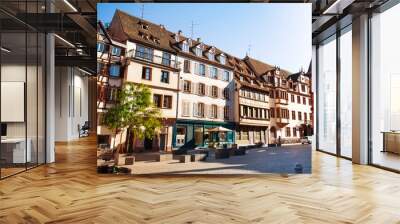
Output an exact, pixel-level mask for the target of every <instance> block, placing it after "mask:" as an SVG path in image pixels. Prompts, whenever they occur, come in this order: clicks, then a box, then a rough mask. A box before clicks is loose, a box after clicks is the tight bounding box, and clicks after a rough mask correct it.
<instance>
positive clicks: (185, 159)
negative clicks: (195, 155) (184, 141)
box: [173, 155, 191, 163]
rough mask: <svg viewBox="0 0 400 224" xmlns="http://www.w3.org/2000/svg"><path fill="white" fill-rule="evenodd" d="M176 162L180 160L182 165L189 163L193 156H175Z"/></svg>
mask: <svg viewBox="0 0 400 224" xmlns="http://www.w3.org/2000/svg"><path fill="white" fill-rule="evenodd" d="M173 158H174V160H179V162H180V163H188V162H190V161H191V155H174V157H173Z"/></svg>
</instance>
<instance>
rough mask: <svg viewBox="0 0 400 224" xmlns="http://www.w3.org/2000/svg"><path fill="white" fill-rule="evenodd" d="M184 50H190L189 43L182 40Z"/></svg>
mask: <svg viewBox="0 0 400 224" xmlns="http://www.w3.org/2000/svg"><path fill="white" fill-rule="evenodd" d="M182 51H184V52H189V45H188V43H186V42H182Z"/></svg>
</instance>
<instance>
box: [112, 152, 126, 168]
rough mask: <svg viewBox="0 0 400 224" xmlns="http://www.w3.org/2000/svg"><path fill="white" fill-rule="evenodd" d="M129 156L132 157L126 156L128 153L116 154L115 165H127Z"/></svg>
mask: <svg viewBox="0 0 400 224" xmlns="http://www.w3.org/2000/svg"><path fill="white" fill-rule="evenodd" d="M128 156H130V155H129V154H126V153H116V154H115V161H114V163H115V165H116V166H123V165H125V162H126V160H125V158H126V157H128Z"/></svg>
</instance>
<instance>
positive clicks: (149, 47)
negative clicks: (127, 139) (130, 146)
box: [109, 11, 180, 151]
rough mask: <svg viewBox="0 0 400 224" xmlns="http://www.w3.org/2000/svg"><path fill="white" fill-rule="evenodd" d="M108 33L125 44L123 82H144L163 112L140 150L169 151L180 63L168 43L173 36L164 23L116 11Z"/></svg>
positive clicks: (140, 144) (138, 144)
mask: <svg viewBox="0 0 400 224" xmlns="http://www.w3.org/2000/svg"><path fill="white" fill-rule="evenodd" d="M109 33H110V34H111V35H112V36H113V38H114V39H116V40H118V41H120V42H122V43H124V44H126V51H127V54H126V58H127V66H126V69H125V74H124V82H129V83H136V84H144V85H146V86H148V87H149V88H150V89H151V92H152V97H153V102H154V106H156V107H158V108H160V110H161V112H162V123H163V128H162V129H161V130H160V133H159V134H157V135H156V137H155V138H153V139H145V140H144V141H139V140H138V141H137V142H136V146H135V149H136V150H139V151H149V150H150V151H159V150H163V151H170V150H172V148H171V145H172V136H173V125H174V124H175V121H176V113H177V112H176V111H177V93H178V90H179V88H178V75H179V71H180V69H179V64H178V61H177V56H176V51H175V49H174V48H172V46H171V44H170V43H171V41H172V40H173V39H172V36H171V34H170V33H169V32H168V31H167V30H165V28H164V27H163V26H160V25H156V24H153V23H150V22H148V21H144V20H141V19H139V18H137V17H133V16H130V15H128V14H126V13H124V12H122V11H117V12H116V13H115V15H114V17H113V20H112V22H111V24H110V28H109Z"/></svg>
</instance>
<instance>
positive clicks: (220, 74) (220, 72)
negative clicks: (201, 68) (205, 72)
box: [217, 68, 222, 80]
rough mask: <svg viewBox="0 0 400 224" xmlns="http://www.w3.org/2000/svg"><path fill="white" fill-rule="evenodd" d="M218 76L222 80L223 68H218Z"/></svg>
mask: <svg viewBox="0 0 400 224" xmlns="http://www.w3.org/2000/svg"><path fill="white" fill-rule="evenodd" d="M217 77H218V79H219V80H222V69H218V68H217Z"/></svg>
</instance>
